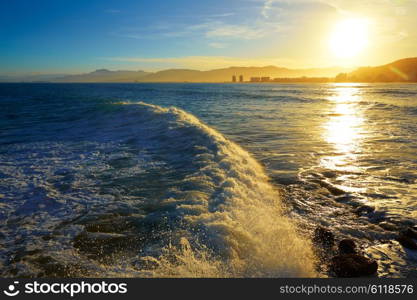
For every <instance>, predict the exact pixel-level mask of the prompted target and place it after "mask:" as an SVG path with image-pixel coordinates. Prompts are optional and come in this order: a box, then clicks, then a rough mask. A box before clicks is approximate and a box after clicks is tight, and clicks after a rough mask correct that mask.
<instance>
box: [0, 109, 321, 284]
mask: <svg viewBox="0 0 417 300" xmlns="http://www.w3.org/2000/svg"><path fill="white" fill-rule="evenodd" d="M96 105H97V106H96V109H95V110H94V111H93V110H92V107H87V110H86V112H85V113H79V114H78V116H79V118H77V119H73V120H72V121H70V123H69V124H68V122H66V123H65V124H66V126H65V127H66V128H65V129H60V133H59V135H54V137H55V140H42V141H39V142H36V143H28V144H11V145H9V146H7V147H6V146H4V147H6V148H5V151H4V152H2V154H1V153H0V154H1V155H3V156H0V158H2V159H3V160H4V161H5V162H7V165H8V166H9V167H7V168H5V167H4V168H2V171H4V176H5V178H6V179H5V180H7V183H8V186H9V188H8V189H7V190H6V191H5V194H6V195H5V198H4V199H3V200H5V201H6V199H9V198H10V199H15V200H14V201H12V202H7V203H8V207H9V209H8V210H7V211H5V215H4V218H6V219H7V220H6V219H5V221H7V222H9V221H10V222H23V223H22V224H21V226H18V227H7V228H6V227H5V228H4V229H5V231H4V232H3V233H4V234H5V236H6V237H7V238H6V240H7V242H6V244H7V247H6V248H7V249H5V251H8V253H9V254H10V253H14V254H13V255H12V256H15V257H19V259H18V260H16V263H17V262H18V261H25V264H26V265H22V264H20V265H15V262H13V263H12V264H11V265H8V264H9V263H6V264H7V268H5V270H4V273H3V275H4V276H11V275H10V274H15V273H11V272H15V271H13V270H15V268H18V269H19V270H20V269H22V271H19V272H23V273H22V274H26V275H27V274H30V273H34V274H46V276H52V277H53V276H59V277H61V276H78V277H79V276H138V277H147V276H150V277H311V276H315V275H316V274H315V271H314V264H315V261H314V260H315V258H314V255H313V251H312V247H311V245H310V242H309V240H308V239H304V238H303V237H302V236H301V235H300V234H299V233H297V229H296V226H295V224H294V223H293V222H292V221H291V220H290V219H289V217H288V216H287V215H286V210H285V207H283V204H282V203H281V201H280V195H279V191H278V190H277V189H276V188H275V187H274V186H272V185H271V184H270V183H269V178H268V177H267V175H266V174H265V172H264V170H263V168H262V166H261V165H260V164H259V163H258V162H257V161H256V160H255V159H254V158H252V156H251V155H250V154H249V153H248V152H247V151H245V150H244V149H242V148H241V147H239V146H238V145H237V144H235V143H233V142H231V141H230V140H228V139H226V138H225V137H224V136H223V135H221V134H220V133H219V132H218V131H216V130H215V129H213V128H211V127H209V126H207V125H205V124H203V123H202V122H201V121H200V120H199V119H198V118H196V117H195V116H193V115H191V114H189V113H186V112H184V111H182V110H180V109H177V108H173V107H172V108H162V107H159V106H156V105H150V104H146V103H143V102H139V103H125V102H121V103H108V102H104V103H103V102H101V103H97V104H96ZM60 128H61V127H60ZM53 131H54V132H55V131H56V130H55V129H54V130H53ZM13 153H14V154H13ZM19 161H24V162H25V163H24V164H22V163H18V162H19ZM27 166H30V168H33V172H35V173H34V174H36V176H33V174H32V171H31V172H28V169H27ZM23 183H24V185H22V184H23ZM3 192H4V191H3ZM25 217H30V218H31V220H32V221H31V222H30V223H27V222H26V221H25V220H27V219H25ZM20 220H21V221H20ZM103 220H104V221H103ZM120 220H121V221H120ZM119 221H120V222H119ZM97 222H98V223H97ZM100 222H101V223H100ZM103 222H104V223H105V222H108V223H106V225H105V226H107V227H110V229H108V230H105V231H104V232H103V234H101V233H100V234H98V233H97V231H98V232H102V230H101V229H97V228H102V226H103V225H102V223H103ZM118 222H119V223H118ZM60 223H61V224H60ZM58 224H60V225H58ZM108 224H111V226H108ZM114 224H116V225H114ZM126 224H129V226H127V225H126ZM132 224H133V225H132ZM131 225H132V226H131ZM119 227H120V228H122V229H120V231H118V229H117V228H119ZM133 227H134V228H133ZM132 228H133V229H132ZM22 234H23V235H24V236H25V238H24V239H22V241H21V246H22V245H26V246H25V247H21V246H20V248H17V246H16V245H14V236H17V235H22ZM45 236H46V237H47V238H45ZM91 237H92V238H91ZM44 238H45V239H44ZM69 238H71V239H70V240H69ZM26 239H27V240H26ZM97 239H98V240H100V241H104V244H100V245H98V243H99V242H98V240H97ZM34 241H36V243H35V242H34ZM137 241H140V242H138V243H136V242H137ZM100 243H101V242H100ZM114 244H117V247H115V249H116V248H117V249H116V250H115V251H116V252H119V253H113V254H115V255H113V254H112V259H108V260H107V258H106V253H104V252H106V251H107V250H109V249H110V248H112V245H114ZM21 248H22V249H31V250H30V251H28V250H21ZM34 249H35V250H36V251H35V250H34ZM103 249H107V250H106V251H104V250H103ZM113 250H114V249H111V251H110V250H109V251H110V252H114V251H113ZM22 251H23V252H22ZM32 253H34V254H33V255H35V256H36V255H40V257H38V258H34V257H31V255H32ZM9 254H8V255H9ZM119 254H121V257H122V258H121V259H118V258H117V257H118V256H120V255H119ZM25 255H29V256H30V257H28V258H24V259H23V258H21V257H24V256H25ZM52 259H54V260H55V261H56V262H54V263H51V264H52V267H51V266H47V265H45V263H44V261H51V260H52ZM40 261H41V262H42V263H39V262H40ZM68 262H72V264H74V265H77V267H76V269H79V270H78V271H73V272H72V273H68V274H67V273H65V275H63V274H62V273H59V274H58V273H53V272H52V273H50V271H45V269H47V270H49V269H51V268H52V269H54V270H55V269H56V266H57V265H60V264H65V265H67V264H68ZM81 262H82V265H83V266H80V264H81ZM48 268H49V269H48ZM61 269H62V268H61ZM63 269H65V268H63ZM7 270H9V271H7ZM65 270H67V269H65ZM115 270H117V271H115ZM48 272H49V273H48ZM54 272H55V271H54ZM65 272H67V271H65ZM18 274H20V273H18ZM13 276H14V275H13ZM31 276H38V275H31Z"/></svg>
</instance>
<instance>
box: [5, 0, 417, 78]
mask: <svg viewBox="0 0 417 300" xmlns="http://www.w3.org/2000/svg"><path fill="white" fill-rule="evenodd" d="M416 15H417V0H367V1H364V0H346V1H343V0H205V1H203V0H200V1H197V0H175V1H174V0H164V1H161V0H152V1H144V0H118V1H114V0H88V1H85V0H72V1H67V0H53V1H51V0H42V1H33V0H0V37H1V39H0V74H22V73H80V72H89V71H92V70H95V69H99V68H107V69H111V70H147V71H155V70H161V69H168V68H187V69H199V70H208V69H215V68H222V67H229V66H265V65H276V66H285V67H290V68H310V67H331V66H344V67H355V66H368V65H380V64H385V63H389V62H391V61H394V60H396V59H400V58H404V57H415V56H417V31H416V30H415V28H417V18H416V17H415V16H416ZM345 19H360V20H365V21H366V24H367V27H366V30H367V43H366V47H364V49H361V51H360V53H358V54H357V55H355V56H354V57H349V58H344V57H338V56H337V55H335V53H332V51H331V47H330V46H329V39H330V36H332V34H333V35H334V28H335V27H337V24H338V22H340V21H342V20H345ZM336 34H337V33H336Z"/></svg>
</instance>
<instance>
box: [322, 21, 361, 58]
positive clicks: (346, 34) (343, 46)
mask: <svg viewBox="0 0 417 300" xmlns="http://www.w3.org/2000/svg"><path fill="white" fill-rule="evenodd" d="M368 27H369V23H368V21H367V20H365V19H346V20H343V21H340V22H339V23H338V24H336V26H335V27H334V29H333V32H332V33H331V35H330V39H329V46H330V49H331V51H332V53H333V54H334V55H335V56H336V57H339V58H352V57H355V56H357V55H358V54H360V53H361V52H362V51H363V50H364V48H365V47H366V46H367V44H368V41H369V28H368Z"/></svg>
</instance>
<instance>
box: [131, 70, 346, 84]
mask: <svg viewBox="0 0 417 300" xmlns="http://www.w3.org/2000/svg"><path fill="white" fill-rule="evenodd" d="M341 70H345V71H346V69H342V68H318V69H288V68H281V67H275V66H266V67H230V68H224V69H215V70H210V71H197V70H187V69H170V70H164V71H160V72H156V73H153V74H149V75H147V76H144V77H142V78H140V79H139V81H142V82H228V81H231V79H232V76H233V75H236V76H240V75H243V78H244V80H245V81H248V80H249V79H250V77H262V76H268V77H271V78H276V77H289V78H291V77H302V76H306V77H334V76H335V75H336V74H337V73H338V72H340V71H341Z"/></svg>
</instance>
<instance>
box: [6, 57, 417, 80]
mask: <svg viewBox="0 0 417 300" xmlns="http://www.w3.org/2000/svg"><path fill="white" fill-rule="evenodd" d="M240 75H242V76H243V79H244V81H249V80H250V78H251V77H270V78H302V77H309V78H312V77H314V78H322V79H326V78H328V79H329V80H328V81H336V82H417V57H413V58H405V59H400V60H397V61H395V62H392V63H389V64H386V65H382V66H376V67H360V68H358V69H356V70H351V69H346V68H338V67H334V68H311V69H289V68H283V67H276V66H265V67H229V68H223V69H214V70H209V71H199V70H191V69H168V70H162V71H158V72H145V71H124V70H119V71H110V70H107V69H98V70H95V71H93V72H90V73H84V74H76V75H65V74H40V75H36V74H34V75H25V76H0V82H86V83H88V82H230V81H231V80H232V76H236V77H239V76H240ZM290 81H292V82H295V81H296V80H290ZM323 82H326V80H325V81H323Z"/></svg>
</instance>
